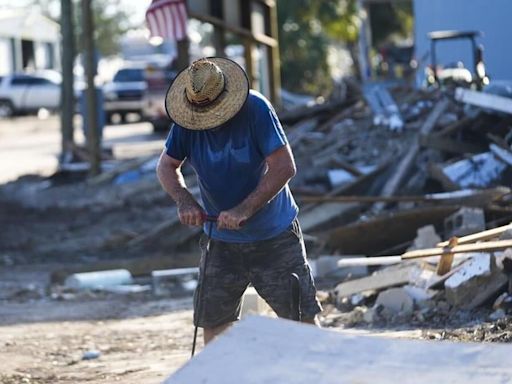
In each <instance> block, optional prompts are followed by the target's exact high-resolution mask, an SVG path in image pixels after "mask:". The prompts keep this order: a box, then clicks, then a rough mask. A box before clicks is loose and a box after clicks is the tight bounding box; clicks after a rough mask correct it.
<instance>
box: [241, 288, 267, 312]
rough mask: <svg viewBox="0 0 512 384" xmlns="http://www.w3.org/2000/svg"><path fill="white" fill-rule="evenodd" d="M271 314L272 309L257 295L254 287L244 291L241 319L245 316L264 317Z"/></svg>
mask: <svg viewBox="0 0 512 384" xmlns="http://www.w3.org/2000/svg"><path fill="white" fill-rule="evenodd" d="M271 312H272V308H270V306H269V305H268V304H267V302H266V301H265V300H263V299H262V298H261V296H260V295H258V292H256V289H254V287H249V288H247V289H246V290H245V293H244V296H243V302H242V314H241V317H242V318H244V317H245V316H247V315H265V314H269V313H271Z"/></svg>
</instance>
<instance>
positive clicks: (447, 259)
mask: <svg viewBox="0 0 512 384" xmlns="http://www.w3.org/2000/svg"><path fill="white" fill-rule="evenodd" d="M458 241H459V239H457V238H456V237H452V238H451V239H450V240H448V245H447V246H446V247H444V250H446V253H443V254H442V255H441V259H440V260H439V264H437V274H438V275H439V276H443V275H446V274H447V273H448V272H450V270H451V269H452V264H453V256H454V253H453V252H451V250H452V248H453V247H455V246H456V245H457V244H458Z"/></svg>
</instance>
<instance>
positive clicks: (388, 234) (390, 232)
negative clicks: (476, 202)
mask: <svg viewBox="0 0 512 384" xmlns="http://www.w3.org/2000/svg"><path fill="white" fill-rule="evenodd" d="M338 206H340V204H338ZM458 209H459V206H440V207H432V206H425V207H420V208H414V209H410V210H407V211H398V212H390V213H387V214H385V215H380V216H378V217H375V218H373V219H369V220H367V221H363V222H358V223H355V224H350V225H344V226H342V227H338V228H334V229H332V230H331V231H329V232H328V233H327V235H326V237H327V239H326V245H327V246H328V247H329V249H334V250H336V251H339V252H340V253H342V254H346V255H354V254H363V255H375V254H379V253H381V252H382V251H383V250H385V249H389V248H391V247H394V246H395V245H397V244H402V243H405V242H407V241H409V240H411V239H414V238H415V237H416V230H417V229H418V228H420V227H423V226H425V225H429V224H433V225H434V226H436V227H437V228H442V227H443V225H444V219H445V218H446V217H447V216H449V215H451V214H452V213H454V212H456V211H457V210H458ZM404 248H405V247H404Z"/></svg>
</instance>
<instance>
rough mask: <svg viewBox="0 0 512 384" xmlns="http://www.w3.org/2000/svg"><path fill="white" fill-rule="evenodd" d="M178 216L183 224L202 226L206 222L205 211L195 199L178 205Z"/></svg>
mask: <svg viewBox="0 0 512 384" xmlns="http://www.w3.org/2000/svg"><path fill="white" fill-rule="evenodd" d="M178 216H179V218H180V221H181V223H182V224H185V225H193V226H201V225H203V223H204V217H205V216H204V212H203V209H202V208H201V206H200V205H199V204H197V203H196V202H195V201H187V202H184V203H182V204H179V205H178Z"/></svg>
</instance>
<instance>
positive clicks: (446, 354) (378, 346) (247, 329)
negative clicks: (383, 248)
mask: <svg viewBox="0 0 512 384" xmlns="http://www.w3.org/2000/svg"><path fill="white" fill-rule="evenodd" d="M511 353H512V346H509V345H496V344H473V343H467V344H464V343H455V342H439V341H420V340H398V339H388V338H380V337H368V336H349V335H343V334H340V333H337V332H333V331H327V330H323V329H320V328H316V327H314V326H311V325H304V324H299V323H295V322H291V321H288V320H282V319H271V318H265V317H248V318H247V319H245V320H243V321H241V322H239V323H238V324H236V325H235V326H234V327H233V328H232V329H230V330H229V331H228V332H226V333H225V334H224V335H223V336H221V337H219V338H218V339H217V340H215V341H214V342H212V343H211V344H209V345H208V346H207V347H206V348H205V349H204V350H203V351H202V352H201V353H199V354H198V355H196V357H194V359H192V360H191V361H189V362H188V363H187V364H186V365H185V366H183V367H182V368H181V369H180V370H178V371H177V372H176V373H175V374H174V375H172V376H171V377H169V378H168V379H167V380H166V381H165V382H164V384H183V383H203V384H239V383H244V384H267V383H268V384H270V383H272V384H273V383H279V384H292V383H293V384H310V383H312V382H313V383H314V382H318V383H322V384H343V383H347V384H348V383H358V384H375V383H379V384H396V382H397V380H399V381H400V383H411V384H412V383H414V384H432V383H451V384H458V383H461V384H466V383H476V384H491V383H492V384H494V383H508V382H512V365H511V364H510V358H509V356H510V354H511ZM398 378H399V379H398Z"/></svg>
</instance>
